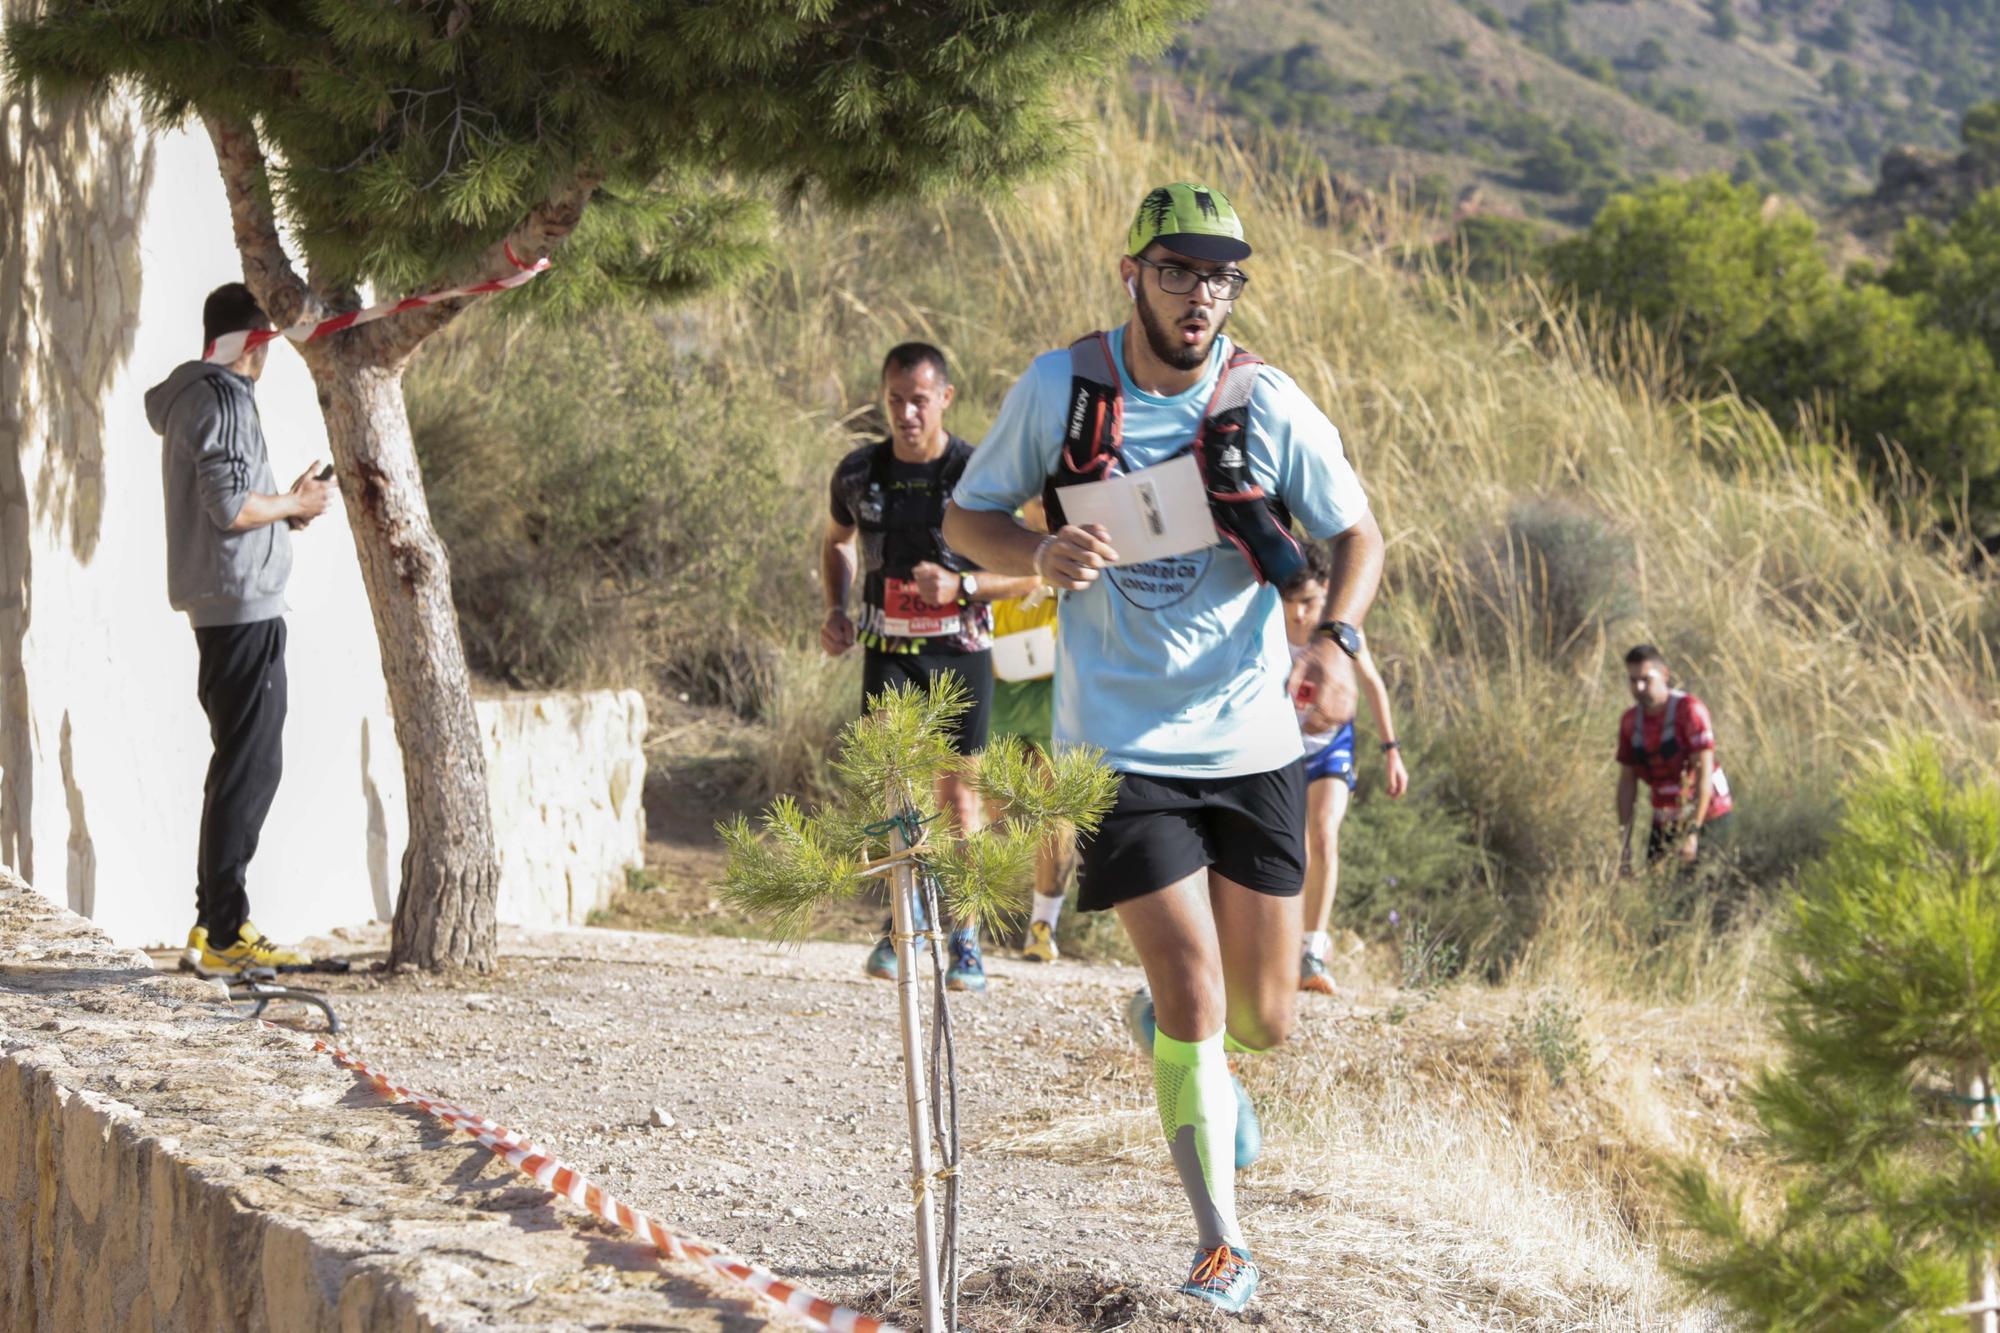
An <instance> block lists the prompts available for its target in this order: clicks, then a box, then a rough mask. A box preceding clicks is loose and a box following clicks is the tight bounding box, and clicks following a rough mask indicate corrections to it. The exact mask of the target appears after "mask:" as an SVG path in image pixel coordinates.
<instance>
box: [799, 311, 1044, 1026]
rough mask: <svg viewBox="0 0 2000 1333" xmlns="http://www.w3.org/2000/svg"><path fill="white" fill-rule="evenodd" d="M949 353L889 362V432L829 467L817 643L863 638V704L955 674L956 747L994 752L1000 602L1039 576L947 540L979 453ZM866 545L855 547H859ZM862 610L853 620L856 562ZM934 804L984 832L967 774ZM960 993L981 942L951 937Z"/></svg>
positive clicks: (971, 978)
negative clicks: (991, 728)
mask: <svg viewBox="0 0 2000 1333" xmlns="http://www.w3.org/2000/svg"><path fill="white" fill-rule="evenodd" d="M951 400H952V386H951V374H950V371H949V369H948V368H947V366H946V364H945V359H944V353H943V352H940V351H939V350H938V349H937V348H935V347H933V346H931V345H930V344H929V343H914V342H913V343H902V344H899V345H898V346H896V347H893V348H891V349H890V351H889V355H888V357H887V358H885V359H884V361H883V363H882V410H883V415H884V416H885V417H886V418H887V420H888V423H889V435H888V437H887V438H885V439H882V440H878V441H876V442H875V443H873V444H864V445H862V446H861V447H860V448H859V449H856V450H854V451H853V452H852V453H850V454H848V455H847V456H846V457H845V458H843V459H841V460H840V463H839V465H838V466H837V467H835V468H834V470H833V485H832V488H831V495H830V497H829V499H830V507H831V512H830V514H829V521H828V524H827V530H826V537H825V539H824V541H823V542H822V543H821V545H820V581H821V586H822V588H823V590H824V591H825V593H826V621H825V623H823V624H822V625H821V626H820V633H819V637H820V646H821V647H823V648H824V649H825V650H826V651H827V653H828V654H830V655H832V656H836V657H837V656H839V655H840V654H842V653H845V652H846V651H847V650H848V649H850V648H852V647H853V646H854V645H855V643H856V642H857V641H858V642H859V643H860V644H861V646H862V649H863V651H864V652H865V654H866V661H865V662H864V664H863V670H862V699H863V703H864V705H865V704H866V701H867V700H869V699H872V698H874V697H875V696H876V695H878V694H880V693H881V692H882V691H883V690H885V689H887V688H889V687H891V686H894V685H900V684H911V685H915V686H917V687H918V688H920V689H921V688H925V687H927V686H928V685H929V684H930V681H931V678H932V677H933V676H937V675H952V676H956V677H957V678H958V679H959V680H960V681H961V682H962V683H963V684H964V685H965V687H966V688H967V689H968V690H969V691H970V692H971V694H972V707H971V708H970V709H969V710H968V711H967V712H966V713H965V714H964V716H963V717H962V718H960V720H959V723H958V726H957V729H956V734H955V735H954V736H953V741H954V743H955V745H956V746H957V749H958V751H959V753H960V754H977V753H978V752H979V751H980V750H982V749H984V748H985V747H986V731H987V723H988V714H989V713H990V712H991V710H992V707H993V662H992V652H991V650H992V647H993V605H992V604H993V602H994V601H995V600H996V599H1000V598H1006V597H1020V596H1025V595H1026V594H1028V593H1030V592H1032V591H1034V589H1035V588H1036V587H1037V586H1038V584H1039V583H1040V580H1039V579H1037V578H1035V577H1033V576H1032V575H1030V576H1028V577H1023V578H1015V577H1009V576H1007V575H1004V574H989V573H986V572H984V571H983V570H978V569H974V568H973V567H972V564H971V562H970V561H967V560H964V559H961V558H960V557H959V555H958V554H957V553H956V552H955V551H953V550H952V549H951V548H950V547H949V546H946V545H945V542H944V533H943V525H944V509H945V504H946V502H947V501H949V500H950V499H951V491H952V487H954V486H956V485H957V484H958V478H959V476H960V474H962V473H963V472H964V471H965V465H966V463H967V461H968V460H970V459H971V457H972V446H971V445H969V444H967V443H966V442H965V441H964V440H961V439H959V438H958V437H957V436H956V435H953V434H951V433H950V432H949V431H947V430H946V429H945V428H944V414H945V409H946V408H948V407H950V406H951ZM857 545H858V547H859V550H858V552H857V550H856V547H857ZM857 563H858V564H859V567H860V573H861V576H862V578H861V604H860V606H859V608H858V609H857V611H856V614H855V615H854V616H852V617H850V616H849V615H848V611H847V599H848V593H849V591H850V590H851V589H852V588H853V586H854V581H855V580H854V576H855V572H856V565H857ZM937 796H938V804H939V806H940V807H941V808H942V809H945V810H948V811H950V812H952V813H953V814H954V815H955V816H956V817H957V820H958V823H959V826H960V827H961V828H964V829H966V830H968V831H969V830H972V829H976V828H978V827H979V821H980V816H981V810H980V801H979V793H978V792H976V791H974V790H973V789H972V784H971V783H970V782H969V781H967V780H966V779H964V778H961V777H958V776H951V777H946V778H942V779H940V780H939V782H938V793H937ZM867 966H868V973H869V975H870V976H878V977H893V976H895V969H896V955H895V951H894V949H893V948H891V947H890V943H889V937H888V935H887V934H886V933H885V934H884V935H883V937H882V939H881V940H880V941H879V942H878V943H877V944H876V946H875V950H874V952H872V953H871V954H869V956H868V965H867ZM946 976H947V979H948V981H949V983H950V985H951V987H952V989H954V990H984V989H985V988H986V974H985V970H984V967H983V965H982V962H981V959H980V956H979V940H978V936H977V935H976V934H975V933H974V932H973V930H972V929H971V928H969V927H968V928H966V929H963V930H960V931H956V932H954V934H953V936H952V943H951V966H950V968H949V969H948V970H947V973H946Z"/></svg>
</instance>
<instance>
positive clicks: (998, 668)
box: [993, 625, 1056, 680]
mask: <svg viewBox="0 0 2000 1333" xmlns="http://www.w3.org/2000/svg"><path fill="white" fill-rule="evenodd" d="M1055 673H1056V627H1055V626H1054V625H1037V626H1035V628H1033V629H1024V630H1022V631H1020V632H1019V633H1017V634H1002V635H1001V636H1000V637H999V638H997V639H995V640H993V675H994V678H995V679H997V680H1047V679H1048V678H1049V677H1050V676H1053V675H1055Z"/></svg>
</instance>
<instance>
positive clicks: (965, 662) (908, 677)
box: [861, 648, 993, 754]
mask: <svg viewBox="0 0 2000 1333" xmlns="http://www.w3.org/2000/svg"><path fill="white" fill-rule="evenodd" d="M864 651H865V653H866V658H865V660H864V661H863V663H862V667H861V705H862V707H864V708H866V707H867V706H868V701H869V700H870V699H873V698H874V697H875V696H876V695H878V694H880V693H881V692H882V691H883V690H884V689H886V688H888V687H889V686H891V685H914V686H916V687H917V688H918V689H920V690H927V689H929V688H930V684H931V677H932V676H934V675H937V674H938V673H940V672H945V671H949V672H951V673H953V674H955V675H956V676H957V677H958V678H959V679H960V680H962V681H964V682H965V687H966V688H967V689H968V690H971V691H972V707H971V708H968V709H967V710H966V711H965V712H964V713H963V714H961V715H960V716H959V719H958V725H957V726H956V727H954V728H953V729H952V736H951V743H952V748H954V749H956V750H957V751H958V752H959V753H960V754H978V753H979V752H980V751H981V750H983V749H985V748H986V733H987V729H988V728H989V727H990V726H991V725H992V718H993V654H992V653H882V652H877V651H875V650H874V649H873V648H869V649H866V650H864Z"/></svg>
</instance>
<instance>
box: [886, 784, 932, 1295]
mask: <svg viewBox="0 0 2000 1333" xmlns="http://www.w3.org/2000/svg"><path fill="white" fill-rule="evenodd" d="M889 801H890V805H891V806H892V807H895V806H898V805H899V804H901V802H900V797H899V794H898V793H896V792H893V791H892V792H891V793H890V795H889ZM905 808H906V807H905ZM907 846H909V844H908V843H907V842H905V841H904V839H903V833H902V830H901V829H900V828H898V829H896V830H894V831H892V832H891V833H890V835H889V850H890V852H891V853H895V852H900V851H902V850H903V849H904V848H905V847H907ZM893 883H894V886H895V887H894V890H893V891H892V893H891V895H890V898H891V902H892V904H893V907H892V911H893V912H894V920H895V926H894V928H893V932H894V933H893V936H892V939H893V943H894V944H895V948H896V999H897V1004H898V1007H899V1009H900V1012H901V1018H902V1028H903V1091H904V1093H905V1095H906V1096H907V1098H908V1101H909V1108H910V1183H911V1188H912V1191H913V1193H914V1195H915V1199H916V1207H917V1279H918V1282H919V1283H920V1287H921V1291H922V1294H923V1301H924V1333H945V1323H944V1307H943V1303H942V1302H941V1301H940V1299H939V1296H938V1249H937V1222H936V1209H934V1208H933V1207H932V1206H931V1107H930V1094H929V1092H928V1091H927V1087H928V1085H927V1084H926V1083H925V1082H924V1033H923V1019H922V1011H921V1009H920V1007H919V1005H918V996H917V950H916V940H915V939H914V938H912V937H913V936H914V935H915V933H916V920H917V871H916V866H915V865H914V864H912V863H911V862H909V861H903V862H900V863H898V865H897V866H896V870H895V877H894V880H893ZM931 925H932V926H935V925H936V923H935V922H932V923H931Z"/></svg>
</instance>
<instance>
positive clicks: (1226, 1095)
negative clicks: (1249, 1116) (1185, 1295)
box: [1153, 1031, 1244, 1249]
mask: <svg viewBox="0 0 2000 1333" xmlns="http://www.w3.org/2000/svg"><path fill="white" fill-rule="evenodd" d="M1153 1093H1154V1096H1155V1097H1156V1098H1158V1100H1159V1104H1160V1129H1161V1131H1162V1132H1163V1133H1165V1134H1166V1136H1167V1148H1168V1149H1169V1151H1171V1152H1172V1153H1173V1156H1174V1169H1175V1170H1177V1171H1179V1172H1180V1177H1181V1188H1182V1189H1184V1190H1186V1191H1187V1196H1188V1206H1189V1207H1190V1208H1192V1209H1194V1225H1195V1231H1196V1232H1197V1234H1198V1235H1199V1237H1200V1240H1201V1245H1202V1248H1203V1249H1213V1248H1214V1247H1215V1246H1217V1245H1222V1244H1229V1245H1234V1246H1236V1247H1238V1248H1239V1249H1241V1248H1244V1246H1243V1232H1242V1229H1241V1228H1239V1227H1238V1226H1237V1225H1236V1092H1235V1089H1233V1088H1231V1087H1230V1086H1229V1062H1228V1057H1227V1056H1226V1055H1224V1054H1223V1050H1222V1034H1221V1033H1220V1032H1218V1033H1216V1034H1215V1035H1214V1036H1213V1037H1205V1038H1203V1039H1202V1040H1201V1041H1196V1042H1186V1041H1176V1040H1174V1038H1172V1037H1169V1036H1168V1035H1167V1034H1166V1033H1164V1032H1157V1031H1156V1032H1155V1033H1154V1034H1153Z"/></svg>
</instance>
